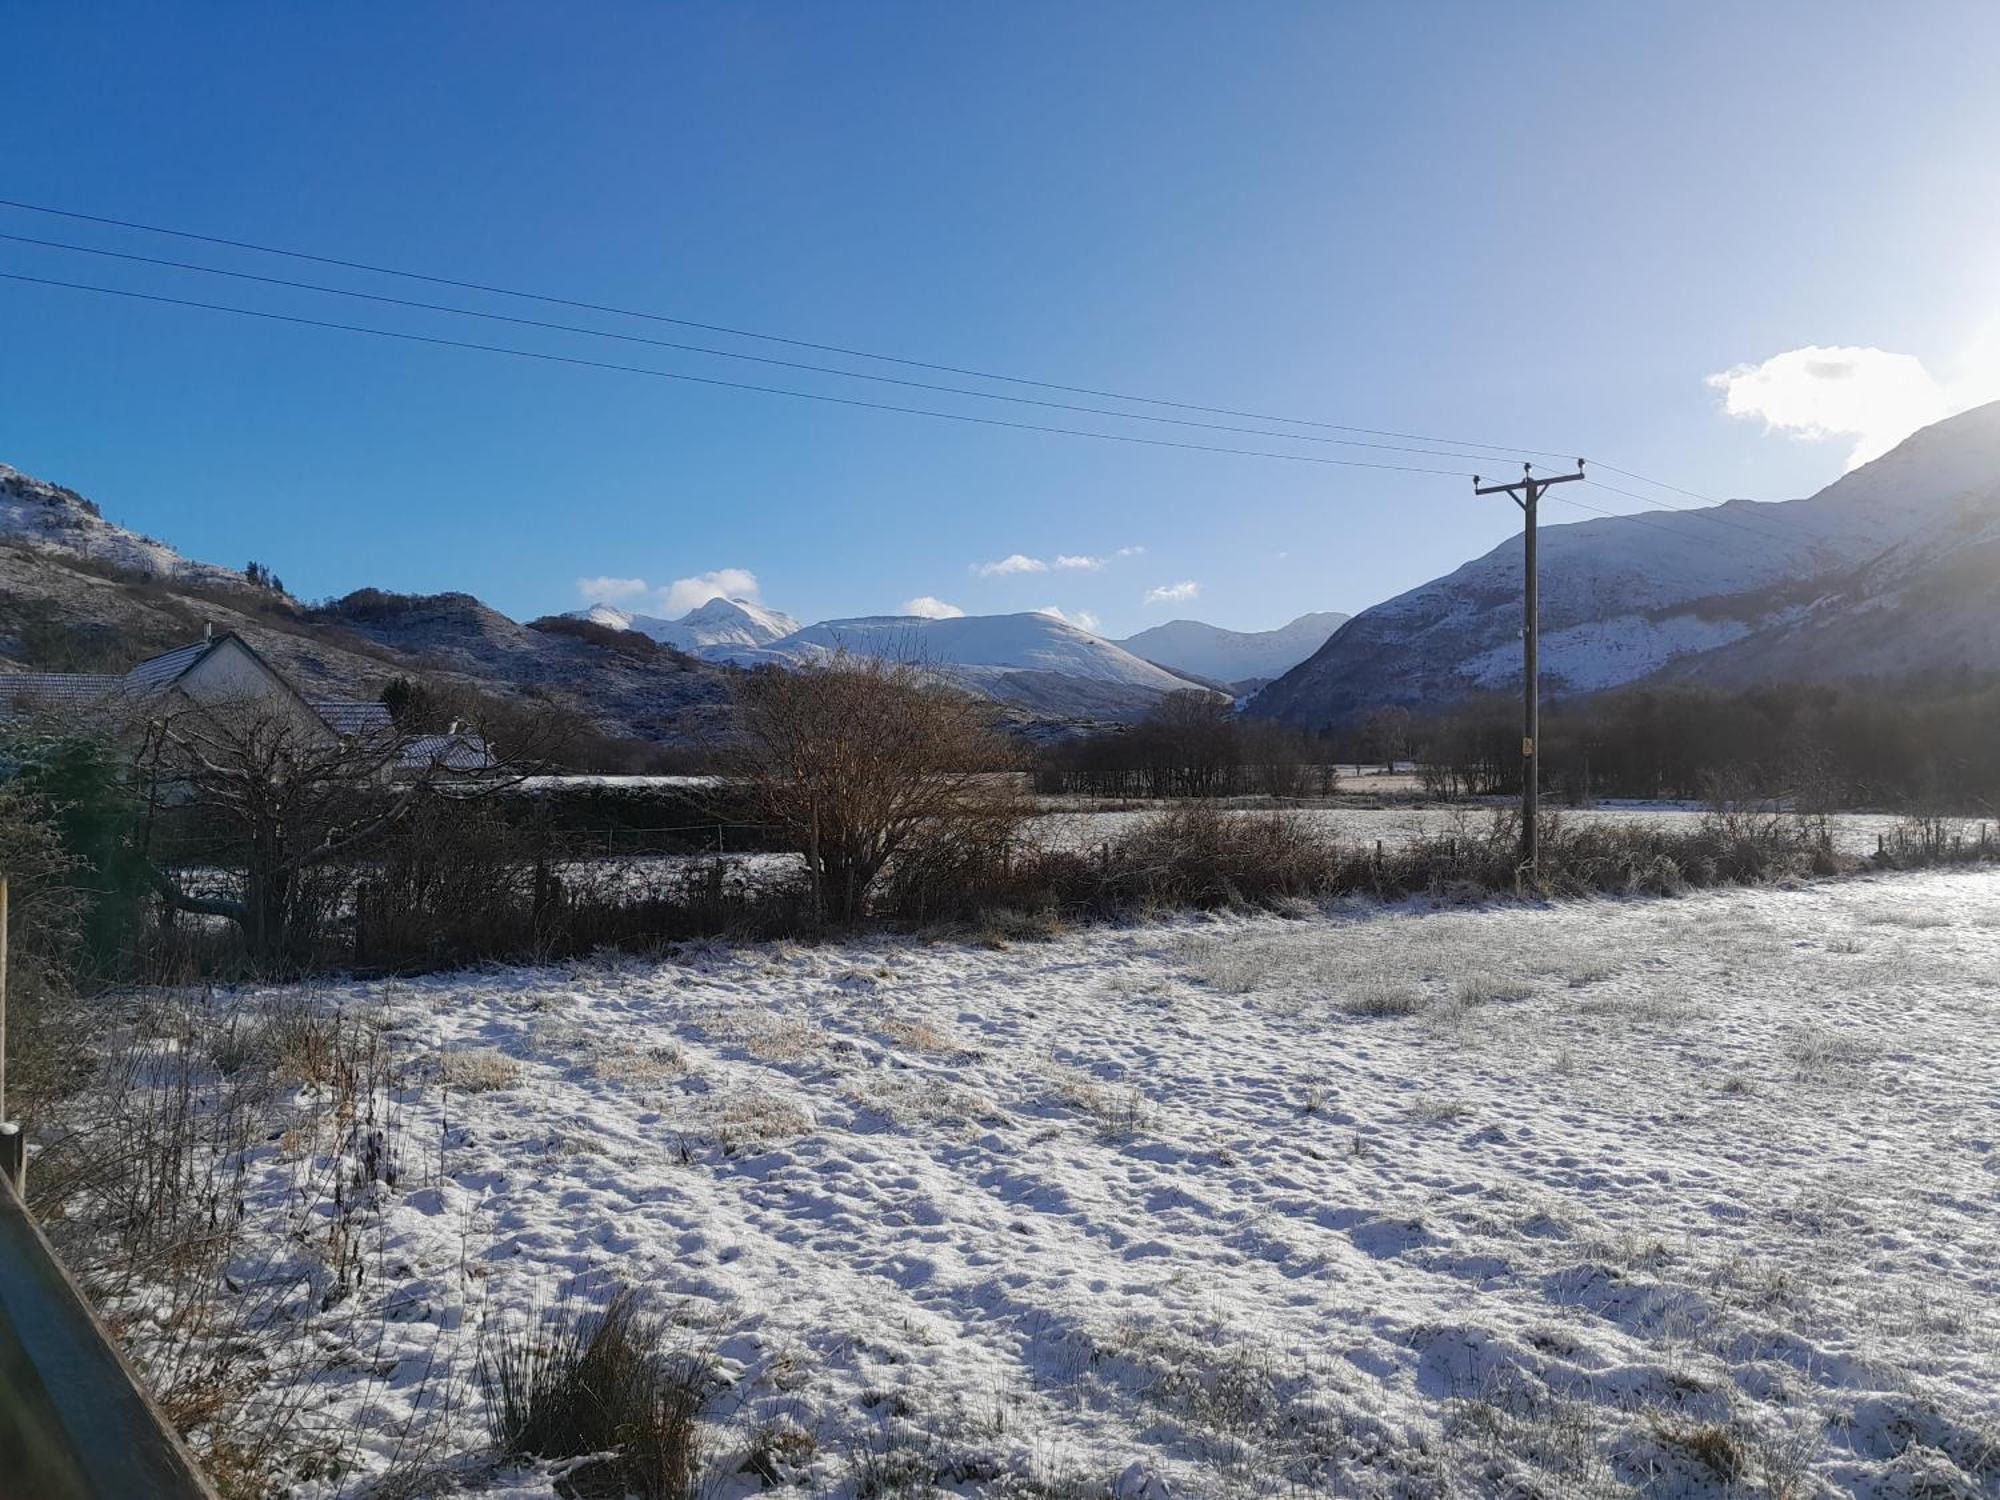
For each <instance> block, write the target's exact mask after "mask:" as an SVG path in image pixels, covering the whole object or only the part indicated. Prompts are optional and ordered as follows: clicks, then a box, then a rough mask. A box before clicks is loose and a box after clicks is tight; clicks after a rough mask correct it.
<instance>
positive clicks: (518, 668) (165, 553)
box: [0, 469, 726, 743]
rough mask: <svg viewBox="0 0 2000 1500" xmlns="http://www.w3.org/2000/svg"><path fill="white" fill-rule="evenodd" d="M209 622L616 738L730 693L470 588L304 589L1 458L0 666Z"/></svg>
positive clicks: (698, 714) (108, 667)
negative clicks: (574, 719) (310, 600)
mask: <svg viewBox="0 0 2000 1500" xmlns="http://www.w3.org/2000/svg"><path fill="white" fill-rule="evenodd" d="M210 624H212V625H214V626H215V628H216V629H217V630H233V631H236V632H237V633H238V634H240V635H242V636H243V638H244V639H245V640H247V641H249V642H250V643H251V644H252V645H253V646H254V647H256V649H257V650H258V651H259V652H261V653H263V655H264V656H266V657H267V658H268V659H269V660H270V661H271V662H272V664H273V665H274V666H276V667H278V668H279V670H281V671H283V672H284V673H285V674H286V675H288V676H289V677H291V678H292V679H293V680H294V681H295V682H296V683H297V684H298V685H299V686H300V687H301V688H302V689H303V690H304V691H305V692H306V693H307V694H308V696H316V695H324V696H326V697H350V698H373V697H375V696H377V695H378V694H379V693H380V692H381V690H382V688H383V687H384V686H385V685H386V684H387V683H389V682H390V681H391V680H393V679H394V678H396V677H399V676H407V677H424V678H430V679H433V680H435V681H437V682H439V683H440V684H443V685H449V686H459V687H464V688H469V689H473V690H476V691H478V692H481V693H485V694H490V695H493V696H495V697H497V698H500V699H502V700H511V701H514V702H518V703H526V702H530V701H534V702H546V703H551V704H554V705H556V706H558V707H562V708H565V709H568V710H571V711H573V712H574V713H576V714H577V715H578V716H579V717H580V718H581V719H582V721H583V722H585V723H586V724H588V725H589V726H590V727H591V729H592V730H593V731H594V732H596V733H597V734H600V735H603V736H606V737H609V738H612V739H620V740H657V741H663V742H668V743H673V742H678V741H685V740H686V739H687V738H688V736H689V735H690V733H691V732H693V731H694V729H695V728H696V726H697V725H699V723H700V722H701V721H702V720H703V719H704V718H706V717H707V716H708V715H710V714H712V713H713V712H714V711H715V710H716V709H717V707H718V706H719V705H720V704H721V703H722V702H723V700H724V699H725V697H726V673H725V672H723V671H722V670H721V669H718V668H715V667H711V666H708V665H706V664H703V663H699V662H694V661H691V660H689V659H687V658H685V657H681V656H678V655H676V654H675V653H671V652H668V651H664V650H662V651H658V652H656V653H653V654H652V655H650V656H647V657H640V656H636V655H634V654H632V653H629V652H624V651H619V650H615V649H611V648H607V647H606V646H603V645H598V644H594V643H592V642H590V641H588V640H584V639H580V638H577V637H574V636H569V635H563V634H557V633H553V632H549V631H545V630H537V629H533V628H530V627H529V626H526V625H522V624H520V623H518V622H516V621H514V620H511V619H509V618H507V617H506V616H505V615H502V614H500V613H499V612H498V611H497V610H493V609H490V608H488V607H487V606H486V605H484V604H481V603H480V602H479V601H478V600H477V599H474V598H472V597H471V596H470V595H467V594H453V593H445V594H435V595H428V596H417V597H413V596H406V595H395V594H384V593H381V592H379V591H377V590H361V591H359V592H357V593H355V594H351V595H349V596H348V597H347V598H345V599H342V600H339V601H334V602H331V603H328V604H325V605H320V606H316V607H311V606H307V605H303V604H301V603H300V602H299V601H297V600H295V599H292V598H290V597H289V596H287V595H285V594H283V593H280V592H277V591H276V590H273V589H269V588H260V587H256V586H253V585H251V584H250V583H249V582H248V581H247V580H246V579H245V578H244V576H243V575H242V574H240V573H237V572H234V571H232V570H230V569H227V568H219V567H215V566H212V565H210V564H207V563H199V562H192V561H190V560H188V559H186V558H183V557H182V556H181V555H180V554H179V553H177V552H175V551H174V550H173V548H171V547H169V546H167V545H166V544H165V543H163V542H157V541H154V540H152V539H150V538H145V537H140V536H138V535H137V534H136V533H133V532H131V531H128V530H126V529H125V528H123V527H120V526H116V525H114V524H112V523H110V522H107V521H105V520H104V519H103V518H102V517H101V516H100V515H99V514H98V511H97V508H96V507H95V506H94V505H93V504H92V503H91V502H89V501H88V500H86V499H84V497H82V496H81V495H78V494H77V493H76V492H75V491H72V490H67V489H64V488H62V487H61V486H59V485H52V484H48V483H45V482H43V481H40V480H35V479H30V478H28V477H27V476H25V475H22V474H20V473H19V472H18V471H17V470H13V469H5V470H0V671H20V670H36V671H57V672H88V671H123V670H124V669H125V668H126V667H129V666H130V665H132V664H133V663H134V662H136V661H139V660H141V659H143V658H144V657H147V656H150V655H153V654H156V653H157V652H160V651H164V650H166V649H168V648H170V647H172V646H176V645H180V644H183V643H184V642H186V641H189V640H191V639H194V638H196V637H198V636H200V635H201V633H202V631H203V628H204V627H205V626H207V625H210Z"/></svg>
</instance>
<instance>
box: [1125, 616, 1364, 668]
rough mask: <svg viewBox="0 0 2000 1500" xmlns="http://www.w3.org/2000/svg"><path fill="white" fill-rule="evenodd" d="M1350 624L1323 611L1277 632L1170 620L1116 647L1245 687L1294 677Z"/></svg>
mask: <svg viewBox="0 0 2000 1500" xmlns="http://www.w3.org/2000/svg"><path fill="white" fill-rule="evenodd" d="M1347 619H1348V616H1346V615H1344V614H1341V613H1339V612H1338V611H1335V610H1321V611H1318V612H1316V613H1313V614H1306V615H1300V616H1299V617H1298V618H1297V619H1296V620H1293V621H1292V622H1290V623H1289V624H1286V625H1280V626H1279V627H1278V628H1277V629H1276V630H1225V629H1224V628H1223V627H1222V626H1220V625H1210V624H1208V623H1207V622H1205V621H1202V620H1169V621H1168V622H1167V623H1166V624H1164V625H1155V626H1153V627H1152V628H1151V629H1149V630H1142V631H1140V632H1139V633H1138V634H1137V635H1134V636H1128V637H1127V638H1126V639H1124V640H1122V641H1117V642H1114V644H1116V645H1119V646H1122V647H1124V648H1125V649H1126V650H1127V651H1130V652H1131V653H1132V654H1133V655H1134V656H1137V657H1141V658H1143V659H1144V660H1146V661H1150V662H1156V663H1158V664H1159V665H1160V666H1163V667H1165V668H1167V669H1168V670H1169V671H1173V672H1186V673H1189V674H1191V675H1193V676H1196V677H1204V678H1207V679H1208V680H1209V681H1211V682H1222V683H1228V684H1231V685H1232V686H1241V685H1243V684H1246V683H1254V682H1258V681H1260V680H1267V679H1269V678H1273V677H1278V676H1281V675H1283V674H1284V673H1286V672H1289V671H1291V669H1292V668H1293V667H1296V666H1297V665H1298V664H1299V663H1300V662H1302V661H1304V660H1305V659H1306V658H1307V657H1309V656H1311V655H1312V654H1313V652H1315V651H1317V650H1319V648H1320V647H1321V646H1323V645H1325V644H1326V642H1327V638H1328V637H1329V636H1331V635H1332V634H1333V633H1334V631H1336V630H1338V629H1339V628H1340V627H1341V626H1342V625H1343V624H1345V623H1346V622H1347Z"/></svg>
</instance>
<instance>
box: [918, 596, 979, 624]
mask: <svg viewBox="0 0 2000 1500" xmlns="http://www.w3.org/2000/svg"><path fill="white" fill-rule="evenodd" d="M903 613H904V614H906V615H917V616H920V617H921V618H923V619H926V620H957V619H961V618H963V617H964V614H965V611H964V610H962V609H960V608H959V607H958V606H957V605H956V604H947V603H945V602H944V600H942V599H934V598H932V597H931V596H930V595H929V594H919V595H917V597H916V598H914V599H906V600H904V601H903Z"/></svg>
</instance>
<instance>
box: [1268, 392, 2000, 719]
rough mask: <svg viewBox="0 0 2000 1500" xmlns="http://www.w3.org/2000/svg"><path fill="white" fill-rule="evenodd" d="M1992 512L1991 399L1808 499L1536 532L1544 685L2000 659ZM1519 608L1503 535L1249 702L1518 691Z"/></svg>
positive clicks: (1515, 550) (1594, 686)
mask: <svg viewBox="0 0 2000 1500" xmlns="http://www.w3.org/2000/svg"><path fill="white" fill-rule="evenodd" d="M1996 521H2000V403H1996V404H1994V405H1990V406H1985V407H1981V408H1978V409H1976V410H1974V411H1970V412H1965V413H1963V414H1961V415H1959V416H1956V417H1953V418H1950V419H1948V420H1946V421H1943V422H1939V423H1937V424H1936V425H1934V426H1932V427H1928V428H1925V429H1924V430H1923V431H1921V432H1918V433H1916V434H1914V435H1913V436H1911V437H1910V438H1908V439H1906V440H1905V441H1904V442H1903V443H1902V444H1900V445H1899V446H1898V447H1896V448H1895V449H1894V450H1892V451H1891V452H1889V453H1887V454H1885V455H1884V456H1883V457H1881V458H1879V459H1877V460H1875V461H1874V462H1873V463H1870V464H1867V465H1864V466H1863V467H1861V468H1859V469H1856V470H1855V471H1854V472H1852V473H1850V474H1848V475H1846V476H1844V477H1843V478H1841V479H1840V480H1838V481H1837V482H1835V483H1834V484H1831V485H1829V486H1827V487H1826V488H1825V489H1823V490H1821V491H1820V492H1819V493H1818V494H1816V495H1813V496H1811V497H1810V498H1807V499H1803V500H1791V501H1779V502H1770V503H1757V502H1752V501H1746V500H1733V501H1730V502H1729V503H1728V504H1726V505H1722V506H1717V507H1713V508H1709V509H1702V510H1689V511H1678V512H1676V511H1648V512H1646V513H1645V514H1643V515H1641V516H1637V517H1612V518H1606V519H1602V520H1592V521H1584V522H1578V523H1571V524H1561V525H1547V524H1545V525H1544V526H1543V529H1542V547H1541V553H1542V632H1543V633H1542V660H1543V671H1544V674H1545V675H1544V685H1545V688H1546V690H1547V691H1548V692H1549V693H1551V694H1558V693H1564V692H1570V693H1582V692H1594V691H1599V690H1602V689H1606V688H1611V687H1617V686H1622V685H1624V684H1627V683H1631V682H1636V681H1640V680H1642V679H1646V678H1650V677H1654V676H1661V677H1665V678H1670V679H1672V680H1678V681H1709V682H1717V683H1732V682H1733V683H1742V682H1746V681H1755V680H1762V679H1765V678H1773V679H1777V678H1799V677H1818V678H1825V677H1839V676H1852V675H1857V674H1860V673H1863V672H1868V671H1886V670H1895V671H1906V670H1921V669H1932V668H1941V667H1942V668H1949V667H1955V666H1957V665H1959V664H1961V663H1964V664H1967V665H1972V666H1983V667H1988V668H1991V667H1996V666H2000V632H1996V631H1995V630H1994V629H1993V627H1992V626H1991V625H1990V624H1989V623H1988V621H1989V618H1990V615H1989V611H1990V608H1991V603H1992V598H1993V596H1992V593H1991V579H1992V573H1991V571H1990V559H1991V558H1992V556H1993V552H1994V549H1995V545H1996V537H1995V534H1994V529H1993V528H1994V526H1995V523H1996ZM1520 600H1521V544H1520V542H1519V540H1518V539H1514V538H1510V539H1509V540H1508V541H1506V542H1504V543H1502V544H1501V545H1500V546H1498V547H1495V548H1494V549H1493V550H1492V551H1491V552H1489V553H1487V554H1486V555H1485V556H1484V557H1481V558H1478V559H1476V560H1474V561H1473V562H1469V563H1467V564H1465V566H1463V567H1461V568H1459V569H1458V570H1457V571H1455V572H1453V573H1451V574H1449V575H1448V576H1446V577H1444V578H1440V579H1437V580H1434V581H1433V582H1431V583H1427V584H1424V585H1422V586H1421V587H1419V588H1415V589H1412V590H1410V591H1409V592H1408V593H1405V594H1401V595H1398V596H1397V597H1396V598H1394V599H1391V600H1389V601H1387V602H1386V603H1383V604H1379V605H1376V606H1375V607H1374V608H1372V609H1369V610H1365V611H1363V612H1362V613H1361V614H1359V615H1357V616H1355V617H1354V618H1353V619H1352V620H1350V621H1348V623H1347V624H1346V625H1344V626H1342V627H1341V628H1340V629H1339V630H1338V631H1336V632H1335V634H1334V635H1333V637H1332V639H1330V640H1329V641H1328V642H1327V643H1326V645H1325V646H1323V647H1322V648H1321V649H1320V650H1319V651H1318V652H1317V653H1315V654H1314V655H1313V656H1312V657H1311V658H1310V659H1308V660H1307V661H1305V662H1303V663H1301V664H1300V665H1299V666H1298V667H1296V668H1294V669H1293V670H1292V671H1290V672H1288V673H1287V674H1285V676H1283V677H1281V678H1280V679H1279V680H1278V681H1276V682H1274V683H1272V684H1271V685H1270V686H1268V687H1267V688H1265V689H1264V690H1263V691H1262V692H1260V693H1259V694H1258V695H1257V696H1256V698H1255V699H1253V700H1252V703H1251V705H1250V707H1251V711H1252V712H1254V713H1258V714H1261V715H1265V716H1268V717H1271V718H1276V719H1280V720H1283V721H1284V722H1287V723H1290V724H1295V725H1299V726H1302V727H1316V726H1330V725H1342V724H1349V723H1352V722H1354V721H1356V720H1357V719H1359V718H1360V717H1361V716H1363V715H1365V714H1366V713H1367V712H1368V710H1369V709H1371V708H1373V707H1376V706H1378V705H1384V704H1402V705H1405V706H1409V707H1431V708H1435V707H1441V706H1445V705H1448V704H1451V703H1453V702H1459V701H1463V700H1465V699H1467V698H1471V697H1474V696H1477V695H1479V694H1481V693H1486V692H1494V691H1510V690H1512V688H1513V686H1514V684H1515V683H1516V682H1518V680H1519V672H1520V609H1521V604H1520Z"/></svg>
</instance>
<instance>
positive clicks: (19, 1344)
mask: <svg viewBox="0 0 2000 1500" xmlns="http://www.w3.org/2000/svg"><path fill="white" fill-rule="evenodd" d="M0 1500H216V1496H215V1492H214V1491H213V1490H212V1489H210V1488H209V1486H208V1482H207V1481H206V1480H204V1479H203V1478H202V1477H201V1470H200V1469H199V1468H198V1467H197V1466H196V1464H195V1461H194V1458H193V1456H192V1455H191V1454H190V1453H189V1452H188V1450H187V1447H186V1445H185V1444H184V1443H182V1442H181V1440H180V1437H179V1435H178V1434H176V1433H175V1431H174V1429H173V1424H172V1423H170V1422H169V1421H167V1419H166V1415H165V1414H164V1413H163V1412H162V1411H161V1410H160V1409H159V1407H158V1406H156V1405H154V1403H153V1398H152V1397H151V1396H149V1395H147V1394H146V1389H145V1387H144V1386H142V1385H141V1384H140V1383H139V1377H138V1376H137V1375H136V1374H134V1373H133V1371H132V1367H131V1366H130V1365H128V1364H127V1363H126V1362H125V1358H124V1356H123V1355H122V1354H120V1353H119V1352H118V1346H117V1345H116V1344H115V1343H113V1342H112V1340H111V1335H110V1334H109V1333H107V1332H106V1331H105V1328H104V1325H103V1324H101V1323H99V1322H98V1321H97V1315H96V1314H95V1313H93V1312H92V1311H91V1310H90V1304H89V1303H88V1302H87V1301H85V1300H84V1296H83V1293H82V1292H81V1291H80V1290H79V1289H78V1288H77V1285H76V1283H75V1282H74V1281H72V1280H71V1279H70V1276H69V1273H68V1272H67V1271H65V1270H64V1269H63V1267H62V1262H60V1261H59V1260H57V1259H56V1255H55V1251H54V1250H53V1249H51V1248H50V1246H49V1242H48V1240H47V1239H45V1238H44V1237H43V1235H42V1232H41V1230H40V1229H39V1228H37V1227H36V1225H35V1221H34V1220H33V1219H32V1218H31V1217H30V1216H29V1214H28V1210H27V1209H26V1207H24V1206H23V1204H22V1202H21V1200H20V1198H19V1196H18V1195H17V1194H16V1193H15V1191H14V1184H13V1183H12V1182H9V1181H5V1180H4V1179H0Z"/></svg>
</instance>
